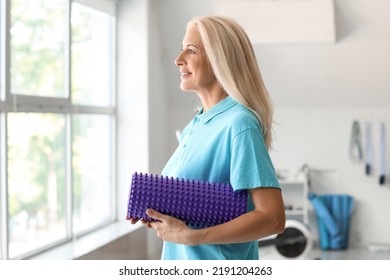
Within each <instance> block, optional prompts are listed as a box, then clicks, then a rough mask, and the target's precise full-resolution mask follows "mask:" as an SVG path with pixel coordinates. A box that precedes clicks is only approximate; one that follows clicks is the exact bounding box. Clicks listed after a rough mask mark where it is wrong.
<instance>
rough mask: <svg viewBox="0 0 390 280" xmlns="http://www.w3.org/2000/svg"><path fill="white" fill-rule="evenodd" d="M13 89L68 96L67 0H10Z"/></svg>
mask: <svg viewBox="0 0 390 280" xmlns="http://www.w3.org/2000/svg"><path fill="white" fill-rule="evenodd" d="M10 2H11V30H10V31H11V50H10V51H11V62H10V63H11V67H10V68H11V69H10V72H11V92H12V93H14V94H25V95H33V96H48V97H66V93H65V91H64V65H65V54H64V50H65V44H64V43H65V34H66V33H65V31H66V29H65V27H66V18H65V8H66V2H67V1H66V0H29V1H25V0H11V1H10Z"/></svg>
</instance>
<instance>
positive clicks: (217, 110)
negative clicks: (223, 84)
mask: <svg viewBox="0 0 390 280" xmlns="http://www.w3.org/2000/svg"><path fill="white" fill-rule="evenodd" d="M236 104H237V102H236V101H234V100H233V98H231V97H230V96H228V97H226V98H225V99H223V100H222V101H220V102H218V103H217V104H215V105H214V106H213V107H211V108H210V109H208V110H207V111H206V112H205V113H203V108H202V109H200V110H199V112H198V114H197V115H196V117H197V118H199V120H201V121H202V122H203V123H207V122H209V121H210V120H211V119H212V118H214V117H215V116H216V115H219V114H221V113H223V112H225V111H226V110H228V109H229V108H231V107H233V106H234V105H236Z"/></svg>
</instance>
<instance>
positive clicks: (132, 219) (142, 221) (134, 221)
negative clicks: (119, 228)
mask: <svg viewBox="0 0 390 280" xmlns="http://www.w3.org/2000/svg"><path fill="white" fill-rule="evenodd" d="M126 220H128V221H130V224H132V225H134V224H136V223H138V221H141V223H143V224H144V225H146V226H148V225H149V222H148V221H145V220H142V219H141V220H140V219H135V218H129V217H128V216H126Z"/></svg>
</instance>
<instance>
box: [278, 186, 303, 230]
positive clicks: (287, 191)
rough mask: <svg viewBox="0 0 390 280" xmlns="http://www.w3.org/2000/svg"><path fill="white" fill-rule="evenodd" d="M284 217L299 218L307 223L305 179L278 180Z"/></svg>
mask: <svg viewBox="0 0 390 280" xmlns="http://www.w3.org/2000/svg"><path fill="white" fill-rule="evenodd" d="M280 184H281V186H282V195H283V201H284V207H285V209H286V219H296V220H300V221H302V222H303V223H305V224H308V222H309V217H308V202H309V200H308V184H307V182H306V181H305V180H299V181H295V180H294V181H290V180H280Z"/></svg>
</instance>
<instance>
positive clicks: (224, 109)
mask: <svg viewBox="0 0 390 280" xmlns="http://www.w3.org/2000/svg"><path fill="white" fill-rule="evenodd" d="M162 175H164V176H169V177H174V178H176V177H178V178H184V179H194V180H203V181H209V182H213V183H225V184H230V185H232V187H233V189H234V190H243V189H253V188H257V187H278V188H280V185H279V182H278V180H277V177H276V173H275V169H274V166H273V164H272V161H271V159H270V157H269V154H268V150H267V148H266V146H265V144H264V139H263V135H262V132H261V129H260V125H259V122H258V120H257V118H256V116H255V115H254V113H253V112H252V111H251V110H249V109H248V108H246V107H245V106H243V105H241V104H239V103H237V102H236V101H234V100H233V99H232V98H231V97H227V98H225V99H224V100H222V101H220V102H219V103H218V104H216V105H214V106H213V107H212V108H210V109H209V110H207V111H206V112H204V113H203V109H201V110H199V112H198V113H197V115H196V116H195V117H194V118H193V119H192V120H191V122H190V123H189V124H188V125H187V126H186V127H185V128H184V129H183V131H182V133H181V137H180V141H179V145H178V147H177V149H176V151H175V152H174V153H173V155H172V156H171V158H170V159H169V161H168V162H167V164H166V166H165V167H164V169H163V171H162ZM247 210H248V211H251V210H253V203H252V201H251V199H250V197H248V209H247ZM258 258H259V254H258V246H257V240H255V241H252V242H245V243H235V244H205V245H198V246H187V245H181V244H176V243H172V242H164V245H163V252H162V259H165V260H172V259H175V260H177V259H181V260H183V259H184V260H192V259H194V260H211V259H227V260H232V259H239V260H245V259H258Z"/></svg>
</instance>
